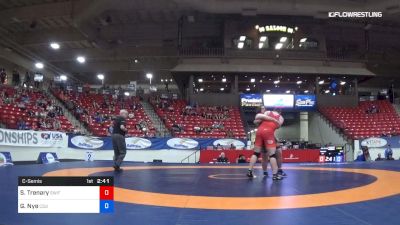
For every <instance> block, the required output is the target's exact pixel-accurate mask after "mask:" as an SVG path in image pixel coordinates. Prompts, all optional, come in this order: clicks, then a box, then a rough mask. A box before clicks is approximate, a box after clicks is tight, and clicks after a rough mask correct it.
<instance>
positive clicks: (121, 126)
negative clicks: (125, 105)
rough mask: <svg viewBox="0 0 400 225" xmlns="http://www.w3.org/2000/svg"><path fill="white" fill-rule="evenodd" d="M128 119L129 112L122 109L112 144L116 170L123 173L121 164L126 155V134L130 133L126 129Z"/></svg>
mask: <svg viewBox="0 0 400 225" xmlns="http://www.w3.org/2000/svg"><path fill="white" fill-rule="evenodd" d="M127 117H128V111H126V110H125V109H121V111H119V116H117V117H115V119H114V125H113V131H112V137H111V138H112V144H113V148H114V158H113V160H114V170H115V171H121V170H122V169H121V164H122V161H123V160H124V158H125V155H126V143H125V134H126V132H127V131H128V129H126V127H125V119H126V118H127Z"/></svg>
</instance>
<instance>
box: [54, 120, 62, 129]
mask: <svg viewBox="0 0 400 225" xmlns="http://www.w3.org/2000/svg"><path fill="white" fill-rule="evenodd" d="M53 129H54V130H61V123H60V121H59V120H54V121H53Z"/></svg>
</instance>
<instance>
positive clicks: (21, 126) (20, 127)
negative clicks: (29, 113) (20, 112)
mask: <svg viewBox="0 0 400 225" xmlns="http://www.w3.org/2000/svg"><path fill="white" fill-rule="evenodd" d="M17 129H18V130H26V129H27V127H26V122H25V121H24V120H23V119H22V118H21V119H19V121H18V123H17Z"/></svg>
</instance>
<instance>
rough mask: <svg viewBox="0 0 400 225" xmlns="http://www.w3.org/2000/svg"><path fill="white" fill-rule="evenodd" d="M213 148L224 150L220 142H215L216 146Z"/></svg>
mask: <svg viewBox="0 0 400 225" xmlns="http://www.w3.org/2000/svg"><path fill="white" fill-rule="evenodd" d="M215 150H224V147H222V145H221V144H217V146H216V147H215Z"/></svg>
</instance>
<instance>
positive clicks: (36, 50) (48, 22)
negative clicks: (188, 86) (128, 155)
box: [0, 0, 400, 82]
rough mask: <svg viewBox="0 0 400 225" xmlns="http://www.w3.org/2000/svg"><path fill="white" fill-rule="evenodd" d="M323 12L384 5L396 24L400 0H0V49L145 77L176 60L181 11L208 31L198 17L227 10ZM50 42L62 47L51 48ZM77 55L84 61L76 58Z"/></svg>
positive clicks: (68, 68) (62, 67) (388, 20)
mask: <svg viewBox="0 0 400 225" xmlns="http://www.w3.org/2000/svg"><path fill="white" fill-rule="evenodd" d="M329 11H382V12H383V13H384V19H383V20H381V21H379V23H381V24H384V25H386V26H389V27H395V28H396V29H397V28H399V26H398V24H399V22H400V3H399V1H398V0H382V1H375V0H335V1H331V0H304V1H300V0H247V1H242V0H117V1H111V0H0V41H1V42H0V44H1V45H2V49H0V55H1V56H3V57H7V58H9V59H12V60H14V61H15V62H16V63H17V64H21V65H23V66H24V67H26V68H29V67H32V69H33V63H32V62H33V61H44V62H45V64H46V68H47V69H48V70H49V71H52V72H55V73H58V74H61V73H63V74H71V75H72V74H73V75H74V76H76V77H78V78H79V79H82V80H84V81H87V82H91V81H93V77H95V74H96V73H99V72H101V73H106V74H109V75H110V76H116V77H118V79H120V80H121V81H123V82H125V81H128V80H132V79H134V80H143V79H145V78H144V73H146V71H150V70H151V71H152V72H153V73H154V74H158V75H159V77H158V80H159V78H164V77H165V78H167V77H168V76H170V74H169V71H170V70H171V69H172V68H173V67H174V66H175V65H176V64H177V63H178V62H179V58H178V57H177V55H178V54H177V49H176V46H175V42H176V37H177V26H178V25H177V24H178V21H179V20H180V19H181V18H183V17H184V18H185V19H186V20H189V21H192V20H195V21H197V22H199V23H197V24H198V25H197V26H198V27H199V30H207V29H210V28H208V27H206V26H205V25H204V26H203V27H202V25H201V24H202V23H201V22H202V21H215V23H218V22H219V21H220V20H221V18H223V17H227V16H235V15H236V16H248V17H244V18H249V17H252V18H253V17H255V16H263V15H289V16H304V17H311V18H326V15H327V12H329ZM193 32H195V31H193ZM52 41H57V42H58V43H60V45H61V49H59V50H57V51H55V50H54V49H51V48H49V43H50V42H52ZM77 55H83V56H85V57H86V58H87V63H86V64H85V65H78V64H77V63H76V56H77ZM131 77H133V78H131Z"/></svg>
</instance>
